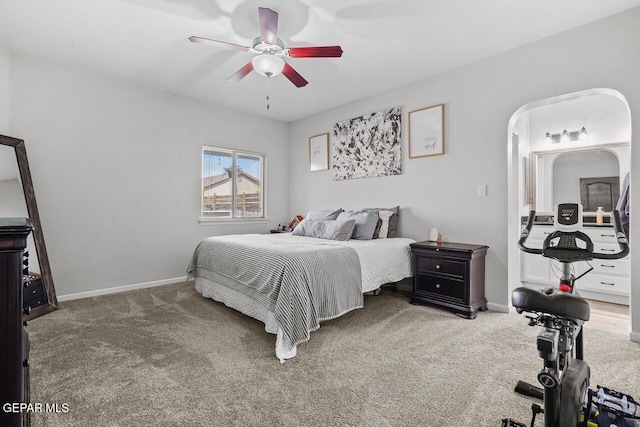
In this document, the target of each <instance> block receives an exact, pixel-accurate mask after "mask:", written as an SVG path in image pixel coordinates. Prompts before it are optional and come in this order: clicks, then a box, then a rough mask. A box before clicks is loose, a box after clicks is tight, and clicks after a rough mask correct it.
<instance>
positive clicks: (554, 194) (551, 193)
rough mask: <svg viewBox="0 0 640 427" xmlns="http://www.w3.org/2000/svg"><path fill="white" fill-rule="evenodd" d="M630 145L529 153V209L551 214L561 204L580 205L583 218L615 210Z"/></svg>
mask: <svg viewBox="0 0 640 427" xmlns="http://www.w3.org/2000/svg"><path fill="white" fill-rule="evenodd" d="M630 157H631V156H630V150H629V143H615V144H602V145H592V146H586V147H579V148H572V149H562V150H553V151H538V152H532V153H531V156H530V159H531V165H530V166H531V168H530V170H531V173H530V176H529V177H528V178H529V180H528V184H529V188H528V190H529V191H528V194H529V195H530V200H529V203H530V205H531V209H534V210H536V211H537V212H540V213H542V214H544V213H549V214H551V213H552V212H553V207H554V206H555V205H556V204H557V203H560V202H562V201H567V200H571V201H579V202H580V203H582V205H583V206H584V212H585V217H591V216H593V217H595V212H596V210H597V208H598V207H603V209H604V211H605V212H610V211H611V210H612V209H613V208H615V206H616V204H617V202H618V197H619V196H620V186H621V185H622V182H623V180H624V177H625V175H626V173H627V172H628V171H629V168H630V163H629V162H630Z"/></svg>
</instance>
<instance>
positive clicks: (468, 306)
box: [411, 241, 489, 319]
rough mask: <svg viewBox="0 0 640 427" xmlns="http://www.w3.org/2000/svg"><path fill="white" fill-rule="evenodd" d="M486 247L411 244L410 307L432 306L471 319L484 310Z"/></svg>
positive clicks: (452, 244) (449, 244)
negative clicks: (411, 289)
mask: <svg viewBox="0 0 640 427" xmlns="http://www.w3.org/2000/svg"><path fill="white" fill-rule="evenodd" d="M487 249H489V247H488V246H484V245H469V244H464V243H450V242H443V243H437V242H432V241H425V242H417V243H412V244H411V254H412V257H413V291H412V293H411V303H412V304H422V303H426V304H435V305H438V306H441V307H444V308H447V309H449V310H452V311H454V312H455V313H456V314H457V315H458V316H460V317H464V318H466V319H475V318H476V315H477V314H478V310H482V311H484V310H486V309H487V300H486V299H485V297H484V259H485V255H486V254H487Z"/></svg>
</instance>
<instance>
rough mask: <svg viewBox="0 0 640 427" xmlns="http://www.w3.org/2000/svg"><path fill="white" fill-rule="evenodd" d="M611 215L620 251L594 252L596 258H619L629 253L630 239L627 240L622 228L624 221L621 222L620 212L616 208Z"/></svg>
mask: <svg viewBox="0 0 640 427" xmlns="http://www.w3.org/2000/svg"><path fill="white" fill-rule="evenodd" d="M611 215H612V219H613V229H614V232H615V234H616V240H617V241H618V246H620V252H618V253H615V254H602V253H594V254H593V257H594V258H598V259H619V258H624V257H625V256H627V254H628V253H629V241H628V240H627V236H626V235H625V234H624V231H623V230H622V223H621V222H620V212H618V211H617V210H615V209H614V210H613V211H611Z"/></svg>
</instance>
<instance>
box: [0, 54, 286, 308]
mask: <svg viewBox="0 0 640 427" xmlns="http://www.w3.org/2000/svg"><path fill="white" fill-rule="evenodd" d="M7 60H8V61H9V67H10V72H9V75H10V85H9V86H10V91H11V93H10V118H11V120H10V122H9V123H8V126H7V124H6V122H5V125H4V128H2V127H0V132H2V133H4V134H8V135H10V136H14V137H17V138H21V139H24V140H25V145H26V148H27V153H28V156H29V162H30V166H31V173H32V175H33V182H34V187H35V192H36V197H37V200H38V207H39V210H40V216H41V220H42V226H43V231H44V235H45V240H46V243H47V249H48V252H49V256H50V261H51V268H52V271H53V276H54V281H55V285H56V289H57V293H58V295H61V296H64V295H69V294H75V293H80V292H89V291H95V290H100V289H105V288H114V287H118V286H123V285H132V284H145V283H148V282H156V281H163V280H166V279H172V278H178V277H181V276H184V275H185V274H186V273H185V269H186V266H187V263H188V261H189V256H190V255H191V253H192V251H193V249H194V248H195V246H196V244H197V243H198V242H199V241H200V240H201V239H202V238H204V237H207V236H210V235H216V234H231V233H247V232H260V233H264V232H267V231H268V230H269V228H271V227H275V226H277V224H278V223H279V222H282V221H283V219H284V218H286V216H287V211H286V209H287V203H288V200H287V191H286V188H287V171H286V168H287V160H288V159H287V136H288V135H287V129H288V126H287V124H286V123H283V122H279V121H275V120H269V119H266V118H262V117H254V116H252V115H248V114H245V113H238V112H234V111H229V110H226V109H222V108H217V107H215V106H211V105H206V104H203V103H201V102H197V101H193V100H189V99H186V98H182V97H178V96H174V95H171V94H168V93H162V92H157V91H151V90H147V89H142V88H139V87H135V86H133V85H130V84H128V83H126V82H121V81H116V80H113V79H107V78H104V77H102V76H100V75H96V74H91V73H87V72H83V71H80V70H76V69H70V68H66V67H62V66H59V65H56V64H53V63H51V62H46V61H42V60H39V59H35V58H32V57H27V56H22V55H18V54H7V52H6V51H2V50H0V92H1V91H2V89H3V87H4V88H6V85H3V84H2V83H1V82H3V81H4V79H3V71H2V70H3V68H2V64H3V63H5V62H6V61H7ZM4 75H6V74H4ZM1 108H2V107H1V104H0V117H3V120H6V116H7V113H6V111H4V112H3V111H2V110H1ZM2 113H4V114H2ZM2 124H3V122H0V126H1V125H2ZM203 144H208V145H214V146H221V147H228V148H239V149H246V150H251V151H258V152H262V153H266V154H267V163H268V176H267V180H266V181H267V186H268V195H269V200H268V209H269V215H270V217H271V218H274V219H273V221H272V223H271V224H269V223H263V224H242V225H217V226H208V225H200V224H199V222H198V219H199V209H200V191H201V188H200V179H201V170H202V169H201V147H202V145H203ZM283 189H284V190H283Z"/></svg>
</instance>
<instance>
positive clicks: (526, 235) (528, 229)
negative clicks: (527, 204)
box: [518, 211, 542, 255]
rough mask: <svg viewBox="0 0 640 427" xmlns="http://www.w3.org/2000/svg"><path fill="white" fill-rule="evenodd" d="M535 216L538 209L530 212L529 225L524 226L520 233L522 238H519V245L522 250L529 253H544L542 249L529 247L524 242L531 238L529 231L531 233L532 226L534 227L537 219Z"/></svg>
mask: <svg viewBox="0 0 640 427" xmlns="http://www.w3.org/2000/svg"><path fill="white" fill-rule="evenodd" d="M535 217H536V211H531V212H529V218H528V219H527V225H526V226H525V227H524V230H522V233H521V234H520V240H518V247H519V248H520V250H521V251H522V252H526V253H528V254H537V255H542V249H534V248H528V247H526V246H525V245H524V243H525V242H526V241H527V239H528V238H529V233H531V228H532V227H533V220H534V219H535Z"/></svg>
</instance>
